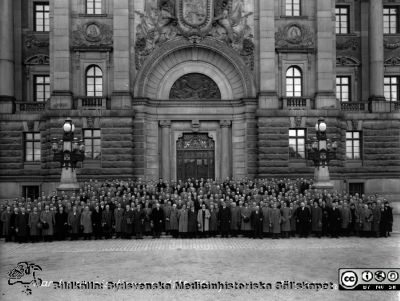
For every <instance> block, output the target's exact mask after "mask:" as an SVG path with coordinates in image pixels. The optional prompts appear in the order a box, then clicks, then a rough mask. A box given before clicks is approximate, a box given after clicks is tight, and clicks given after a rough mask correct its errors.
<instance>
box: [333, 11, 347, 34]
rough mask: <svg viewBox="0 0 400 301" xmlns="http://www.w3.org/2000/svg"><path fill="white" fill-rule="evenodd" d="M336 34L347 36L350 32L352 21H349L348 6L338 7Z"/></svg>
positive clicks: (336, 12)
mask: <svg viewBox="0 0 400 301" xmlns="http://www.w3.org/2000/svg"><path fill="white" fill-rule="evenodd" d="M335 15H336V34H347V33H349V32H350V20H349V16H350V14H349V7H348V6H336V9H335Z"/></svg>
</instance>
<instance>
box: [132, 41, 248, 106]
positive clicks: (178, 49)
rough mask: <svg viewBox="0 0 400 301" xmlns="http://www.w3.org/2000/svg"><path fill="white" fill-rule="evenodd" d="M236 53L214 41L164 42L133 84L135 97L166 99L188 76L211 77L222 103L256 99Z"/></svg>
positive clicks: (242, 64) (243, 66)
mask: <svg viewBox="0 0 400 301" xmlns="http://www.w3.org/2000/svg"><path fill="white" fill-rule="evenodd" d="M247 69H248V68H247V67H246V65H245V64H244V63H243V61H242V59H241V58H240V56H238V54H237V53H236V52H235V51H234V50H233V49H230V48H229V47H228V46H226V45H225V44H224V43H222V42H220V41H217V40H215V39H210V38H206V39H204V40H203V41H202V42H201V43H199V44H196V45H194V44H192V43H190V42H189V41H187V40H186V39H176V40H173V41H170V42H167V43H165V44H164V45H162V46H161V47H160V48H158V49H157V50H156V51H154V52H153V53H152V55H151V56H149V57H148V59H147V60H146V62H145V64H144V65H143V67H142V68H141V71H140V72H139V73H138V75H137V79H136V82H135V90H134V93H135V96H136V97H144V98H149V99H158V100H166V99H168V98H169V92H170V90H171V87H172V85H173V84H174V83H175V81H176V80H177V79H179V78H180V77H181V76H183V75H185V74H188V73H201V74H204V75H206V76H208V77H210V78H211V79H212V80H213V81H214V82H215V83H216V84H217V85H218V88H219V89H220V91H221V99H222V100H233V99H241V98H245V97H249V98H252V97H255V96H256V95H255V84H254V80H253V77H252V75H251V73H250V72H249V70H247Z"/></svg>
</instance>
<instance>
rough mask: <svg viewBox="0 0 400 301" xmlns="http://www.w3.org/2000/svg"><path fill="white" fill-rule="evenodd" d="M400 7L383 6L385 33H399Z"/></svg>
mask: <svg viewBox="0 0 400 301" xmlns="http://www.w3.org/2000/svg"><path fill="white" fill-rule="evenodd" d="M399 32H400V30H399V8H398V7H384V8H383V33H384V34H396V33H399Z"/></svg>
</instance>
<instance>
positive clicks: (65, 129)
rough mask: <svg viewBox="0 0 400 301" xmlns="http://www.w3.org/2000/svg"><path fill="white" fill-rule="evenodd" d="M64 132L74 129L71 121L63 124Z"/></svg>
mask: <svg viewBox="0 0 400 301" xmlns="http://www.w3.org/2000/svg"><path fill="white" fill-rule="evenodd" d="M63 129H64V132H66V133H69V132H71V130H72V125H71V124H70V123H69V122H66V123H64V125H63Z"/></svg>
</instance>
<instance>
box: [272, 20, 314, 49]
mask: <svg viewBox="0 0 400 301" xmlns="http://www.w3.org/2000/svg"><path fill="white" fill-rule="evenodd" d="M275 43H276V47H277V48H313V47H314V45H315V42H314V35H313V33H312V32H311V30H310V28H309V27H308V26H305V25H302V24H297V23H290V24H287V25H285V26H283V27H281V28H279V30H278V32H276V33H275Z"/></svg>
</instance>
